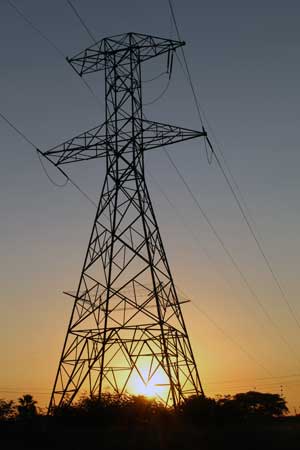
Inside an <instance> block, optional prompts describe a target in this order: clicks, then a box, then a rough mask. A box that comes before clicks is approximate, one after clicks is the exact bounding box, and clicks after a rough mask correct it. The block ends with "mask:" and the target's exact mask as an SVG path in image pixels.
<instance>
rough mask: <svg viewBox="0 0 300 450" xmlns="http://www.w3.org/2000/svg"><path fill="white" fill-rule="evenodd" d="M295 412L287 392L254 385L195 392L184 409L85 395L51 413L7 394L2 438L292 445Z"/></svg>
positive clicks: (33, 442) (41, 444)
mask: <svg viewBox="0 0 300 450" xmlns="http://www.w3.org/2000/svg"><path fill="white" fill-rule="evenodd" d="M287 413H288V409H287V406H286V401H285V399H284V398H282V397H281V396H280V395H278V394H270V393H261V392H256V391H249V392H246V393H238V394H235V395H233V396H229V395H226V396H219V397H217V398H208V397H198V396H193V397H190V398H189V399H187V400H186V401H185V402H184V403H183V404H182V405H181V407H180V408H179V409H176V410H174V409H172V408H166V407H165V406H164V405H163V404H162V403H160V402H159V401H158V400H156V399H154V398H146V397H143V396H129V395H123V396H120V395H116V394H109V393H107V394H104V395H103V396H102V397H101V399H98V398H97V397H89V396H82V397H81V398H80V399H79V400H78V401H77V402H76V403H75V404H74V405H71V406H67V405H66V404H63V405H62V406H60V407H59V408H58V407H57V408H55V409H54V410H53V414H52V415H51V416H49V415H47V413H46V411H44V412H43V411H41V410H40V409H39V408H37V402H36V401H35V399H34V398H33V397H32V396H31V395H29V394H26V395H24V396H23V397H21V398H19V400H18V403H17V404H15V403H14V402H13V401H7V400H0V445H1V446H2V448H18V450H21V449H23V448H29V449H34V448H38V449H39V450H43V449H50V450H51V449H53V450H56V449H66V448H72V449H81V450H82V448H83V447H86V448H87V447H91V446H93V447H95V448H101V449H105V450H106V449H108V450H109V449H112V450H113V449H120V448H122V450H127V449H130V450H142V449H147V450H150V449H151V450H152V449H174V450H175V449H177V450H179V449H180V450H185V449H186V450H194V449H195V450H196V449H201V450H215V449H218V450H221V449H224V448H228V447H229V448H230V449H231V450H233V449H239V450H241V449H243V450H245V449H246V450H247V449H249V450H250V449H251V450H252V449H253V448H255V449H257V450H259V449H264V450H292V449H296V448H298V447H297V446H298V445H299V441H300V417H296V416H293V417H291V416H287ZM2 444H4V445H2Z"/></svg>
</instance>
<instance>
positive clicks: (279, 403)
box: [233, 391, 288, 417]
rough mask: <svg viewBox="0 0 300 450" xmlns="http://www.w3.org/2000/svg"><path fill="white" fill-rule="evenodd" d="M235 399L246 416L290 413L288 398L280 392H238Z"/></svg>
mask: <svg viewBox="0 0 300 450" xmlns="http://www.w3.org/2000/svg"><path fill="white" fill-rule="evenodd" d="M233 401H234V402H235V403H236V404H237V405H238V407H239V409H240V410H241V412H242V413H243V414H244V415H245V416H249V417H250V416H260V417H280V416H283V415H284V414H286V413H288V408H287V406H286V400H285V399H284V398H283V397H281V396H280V395H279V394H269V393H263V392H256V391H249V392H244V393H240V394H236V395H235V396H234V397H233Z"/></svg>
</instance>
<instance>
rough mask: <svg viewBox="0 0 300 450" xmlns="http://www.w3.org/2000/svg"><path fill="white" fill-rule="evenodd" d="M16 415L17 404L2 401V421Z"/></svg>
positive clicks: (0, 415)
mask: <svg viewBox="0 0 300 450" xmlns="http://www.w3.org/2000/svg"><path fill="white" fill-rule="evenodd" d="M14 415H15V404H14V402H13V401H12V400H8V401H6V400H3V399H0V420H8V419H11V418H13V417H14Z"/></svg>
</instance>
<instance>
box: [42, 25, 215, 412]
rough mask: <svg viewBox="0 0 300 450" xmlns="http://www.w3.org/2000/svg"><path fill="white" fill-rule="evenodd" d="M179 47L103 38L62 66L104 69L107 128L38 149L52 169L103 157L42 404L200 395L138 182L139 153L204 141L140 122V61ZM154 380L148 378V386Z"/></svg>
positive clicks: (146, 39) (145, 39) (131, 37)
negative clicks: (144, 394) (134, 395)
mask: <svg viewBox="0 0 300 450" xmlns="http://www.w3.org/2000/svg"><path fill="white" fill-rule="evenodd" d="M182 45H184V42H179V41H174V40H169V39H162V38H158V37H153V36H147V35H143V34H137V33H127V34H122V35H118V36H113V37H110V38H105V39H103V40H101V41H100V42H99V43H97V44H95V45H93V46H91V47H90V48H88V49H86V50H84V51H83V52H81V53H79V54H78V55H76V56H75V57H74V58H71V59H68V61H69V63H70V64H71V65H72V67H73V68H74V69H75V71H76V72H77V73H78V74H79V75H80V76H82V75H86V74H89V73H93V72H97V71H102V70H103V71H104V72H105V104H106V118H105V122H104V123H103V124H102V125H100V126H98V127H96V128H93V129H91V130H89V131H86V132H84V133H82V134H80V135H78V136H76V137H74V138H72V139H70V140H68V141H66V142H64V143H63V144H61V145H59V146H57V147H55V148H52V149H50V150H48V151H46V152H44V153H43V154H44V156H45V157H46V158H48V159H49V160H50V161H51V162H52V163H54V164H55V165H56V166H57V167H60V166H62V165H64V164H69V163H73V162H77V161H86V160H89V159H95V158H100V157H105V160H106V176H105V180H104V185H103V188H102V193H101V197H100V201H99V205H98V208H97V213H96V217H95V220H94V224H93V228H92V233H91V236H90V240H89V244H88V249H87V253H86V257H85V260H84V264H83V268H82V272H81V276H80V281H79V285H78V289H77V291H76V293H75V294H74V295H73V296H74V306H73V311H72V315H71V319H70V322H69V326H68V331H67V335H66V339H65V342H64V346H63V351H62V355H61V359H60V362H59V367H58V372H57V375H56V379H55V383H54V388H53V392H52V396H51V400H50V407H49V410H50V412H51V410H52V409H53V408H54V407H55V406H61V405H63V404H64V405H68V404H71V402H72V401H73V400H74V399H75V398H76V396H77V395H78V394H79V392H83V391H86V392H88V393H89V395H91V396H101V394H102V393H103V392H104V391H106V390H107V389H110V390H111V391H113V392H115V393H118V394H124V393H126V392H128V391H130V387H132V384H133V383H137V380H138V382H139V383H140V384H142V385H144V386H147V385H148V384H151V383H152V384H153V383H154V382H155V383H154V390H156V391H157V395H158V396H160V397H161V399H163V401H164V402H165V403H166V404H167V405H174V406H175V407H176V406H178V405H179V404H180V402H182V401H183V400H184V398H186V397H187V396H190V395H193V394H200V395H203V390H202V386H201V383H200V378H199V375H198V371H197V367H196V364H195V359H194V356H193V352H192V348H191V344H190V341H189V337H188V333H187V330H186V326H185V322H184V319H183V315H182V312H181V307H180V302H179V300H178V296H177V293H176V289H175V285H174V282H173V278H172V274H171V271H170V267H169V264H168V260H167V257H166V254H165V251H164V247H163V243H162V239H161V235H160V232H159V228H158V224H157V221H156V218H155V214H154V211H153V207H152V203H151V200H150V197H149V192H148V189H147V185H146V181H145V171H144V155H145V151H146V150H150V149H153V148H157V147H161V146H165V145H169V144H174V143H176V142H182V141H185V140H188V139H192V138H197V137H201V136H206V133H205V131H202V132H199V131H194V130H189V129H185V128H180V127H177V126H173V125H167V124H164V123H158V122H152V121H150V120H146V119H145V118H144V115H143V110H142V88H141V85H142V80H141V63H143V62H144V61H147V60H149V59H151V58H153V57H156V56H158V55H161V54H164V53H165V54H166V56H167V58H168V64H169V66H170V61H171V60H172V56H173V52H174V51H175V50H176V48H178V47H180V46H182ZM153 380H154V381H153Z"/></svg>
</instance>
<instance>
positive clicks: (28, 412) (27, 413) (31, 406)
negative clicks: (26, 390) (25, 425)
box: [17, 394, 37, 419]
mask: <svg viewBox="0 0 300 450" xmlns="http://www.w3.org/2000/svg"><path fill="white" fill-rule="evenodd" d="M18 401H19V404H18V405H17V411H18V414H19V417H20V418H22V419H29V418H32V417H35V416H36V415H37V408H36V406H35V405H36V404H37V402H36V401H35V400H34V399H33V397H32V395H30V394H26V395H23V397H20V398H19V399H18Z"/></svg>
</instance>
